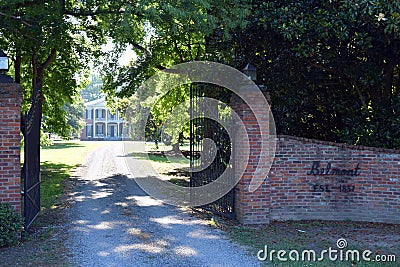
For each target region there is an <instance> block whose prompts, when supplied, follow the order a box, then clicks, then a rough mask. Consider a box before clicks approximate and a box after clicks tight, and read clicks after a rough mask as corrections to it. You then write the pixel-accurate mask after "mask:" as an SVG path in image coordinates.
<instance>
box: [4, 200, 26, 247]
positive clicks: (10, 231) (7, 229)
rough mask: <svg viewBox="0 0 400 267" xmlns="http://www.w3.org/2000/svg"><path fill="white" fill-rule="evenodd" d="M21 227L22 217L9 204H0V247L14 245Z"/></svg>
mask: <svg viewBox="0 0 400 267" xmlns="http://www.w3.org/2000/svg"><path fill="white" fill-rule="evenodd" d="M23 225H24V224H23V220H22V216H21V215H20V214H19V213H17V212H16V211H15V210H14V209H13V208H12V206H11V204H10V203H0V247H5V246H13V245H16V244H17V243H18V241H19V238H20V234H21V231H22V227H23Z"/></svg>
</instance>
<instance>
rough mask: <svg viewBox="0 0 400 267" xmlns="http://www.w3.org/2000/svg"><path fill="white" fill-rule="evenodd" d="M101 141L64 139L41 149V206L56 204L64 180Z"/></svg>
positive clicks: (46, 207) (61, 191) (47, 207)
mask: <svg viewBox="0 0 400 267" xmlns="http://www.w3.org/2000/svg"><path fill="white" fill-rule="evenodd" d="M101 145H102V143H99V142H80V141H62V142H55V143H54V145H53V146H48V147H43V148H42V149H41V155H40V159H41V166H40V167H41V180H42V183H41V188H40V194H41V208H42V209H49V208H52V207H53V206H54V204H55V203H56V200H57V198H58V197H59V196H60V195H61V194H62V193H63V187H62V182H63V181H64V180H66V179H68V178H69V177H70V176H71V172H72V171H73V170H74V169H75V168H76V167H78V166H79V165H80V164H82V163H83V161H84V159H85V157H86V155H87V154H88V153H89V152H90V151H92V150H94V149H95V148H97V147H99V146H101Z"/></svg>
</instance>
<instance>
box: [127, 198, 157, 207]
mask: <svg viewBox="0 0 400 267" xmlns="http://www.w3.org/2000/svg"><path fill="white" fill-rule="evenodd" d="M126 199H128V200H133V201H135V204H136V205H138V206H141V207H150V206H161V205H163V203H162V202H161V201H160V200H157V199H154V198H152V197H150V196H130V197H127V198H126Z"/></svg>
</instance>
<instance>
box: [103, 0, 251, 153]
mask: <svg viewBox="0 0 400 267" xmlns="http://www.w3.org/2000/svg"><path fill="white" fill-rule="evenodd" d="M248 14H249V9H248V5H247V1H243V0H235V1H230V2H229V3H228V2H226V1H211V0H200V1H199V0H196V1H194V0H173V1H168V2H158V1H149V2H148V3H147V5H146V13H145V15H146V17H145V19H144V22H145V23H144V27H145V29H146V31H145V35H144V38H143V41H142V42H140V43H139V44H135V45H132V44H131V43H130V34H129V33H128V34H124V35H121V34H120V33H121V32H122V31H123V29H121V30H117V31H115V32H116V35H118V36H115V38H114V39H115V40H117V41H118V42H119V44H120V46H119V48H117V51H118V50H121V47H124V44H130V45H132V47H133V48H134V50H135V52H136V53H137V55H138V59H137V60H136V62H135V63H133V64H132V65H131V66H127V67H125V68H122V69H121V68H120V66H118V64H117V63H116V62H114V63H110V64H108V65H107V66H106V69H105V70H104V72H103V74H104V76H105V79H104V83H105V87H104V89H105V91H106V92H107V93H109V94H111V95H117V96H119V97H129V96H132V95H134V94H135V93H136V92H137V89H138V88H139V87H140V85H141V84H142V83H143V82H144V81H145V80H147V79H148V78H149V77H151V76H152V75H154V74H155V73H157V72H159V71H160V70H163V69H165V68H168V67H171V66H173V65H175V64H179V63H183V62H187V61H193V60H207V59H213V58H214V56H213V51H210V50H209V49H208V42H209V37H210V36H211V35H212V34H213V33H214V32H215V31H218V32H220V33H221V36H222V38H229V37H230V35H231V30H232V29H236V28H241V27H244V25H245V19H244V18H245V17H246V16H247V15H248ZM135 23H136V22H135ZM121 36H124V37H125V38H121ZM110 59H111V58H110ZM107 61H108V62H113V61H112V60H107ZM115 88H121V90H119V91H116V90H115ZM169 89H170V88H165V87H163V86H160V87H159V88H158V89H157V90H154V91H151V92H146V93H145V95H140V96H137V98H135V99H139V101H140V103H142V104H141V105H142V106H143V108H146V107H147V108H148V107H150V106H152V111H151V115H152V116H151V118H152V122H151V123H152V124H154V127H150V128H151V129H153V128H154V129H155V130H154V131H156V130H159V127H161V126H162V125H163V123H164V121H165V119H166V118H167V115H168V113H169V112H170V111H171V109H172V108H173V107H175V106H177V105H178V104H180V103H182V102H183V101H184V100H187V99H188V98H189V93H188V87H186V88H184V87H182V88H176V89H175V90H173V91H170V92H169V93H168V94H166V95H165V97H163V98H162V99H160V100H159V102H158V103H149V101H150V100H151V99H153V98H154V96H155V95H161V94H164V93H166V91H169ZM132 105H133V106H135V105H136V103H132ZM181 115H182V114H181ZM138 116H140V115H139V114H138ZM181 119H182V118H181ZM178 120H179V119H178ZM140 121H143V119H140ZM173 125H174V123H173V120H171V121H170V127H171V128H173ZM150 128H148V129H150ZM168 130H169V129H166V132H169V131H168ZM169 133H170V134H171V132H169ZM153 135H154V134H152V136H153ZM155 136H157V135H155ZM180 136H181V137H182V135H180ZM172 138H173V143H175V144H176V143H177V142H178V141H179V140H178V139H179V138H178V139H177V138H174V137H172ZM175 147H176V146H175Z"/></svg>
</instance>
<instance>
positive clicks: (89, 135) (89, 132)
mask: <svg viewBox="0 0 400 267" xmlns="http://www.w3.org/2000/svg"><path fill="white" fill-rule="evenodd" d="M92 132H93V128H92V125H90V124H88V125H86V137H91V136H93V133H92Z"/></svg>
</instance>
